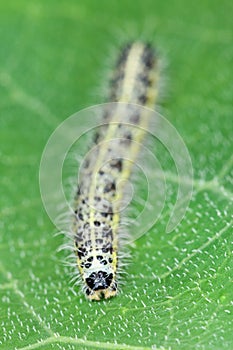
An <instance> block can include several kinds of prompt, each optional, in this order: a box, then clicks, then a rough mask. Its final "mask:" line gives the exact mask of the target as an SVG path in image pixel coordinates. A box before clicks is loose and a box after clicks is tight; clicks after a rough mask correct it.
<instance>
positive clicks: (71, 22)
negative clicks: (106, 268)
mask: <svg viewBox="0 0 233 350" xmlns="http://www.w3.org/2000/svg"><path fill="white" fill-rule="evenodd" d="M232 10H233V8H232V4H231V2H230V1H221V2H219V1H216V0H215V1H199V0H198V1H195V2H187V1H184V0H182V1H176V2H175V1H172V0H168V1H149V0H145V1H129V0H124V1H123V0H120V1H107V0H101V1H98V2H97V1H91V0H88V1H63V0H62V1H59V2H58V1H53V0H49V1H42V0H39V1H35V0H33V1H22V0H20V1H14V0H13V1H7V2H5V1H2V2H1V3H0V43H1V49H0V97H1V98H0V108H1V114H0V142H1V148H0V174H1V175H0V181H1V193H0V204H1V209H0V215H1V221H0V225H1V230H0V282H1V284H0V325H1V327H0V348H1V349H7V350H9V349H24V350H26V349H28V350H29V349H37V348H40V349H43V350H45V349H97V348H98V349H131V350H134V349H135V350H137V349H138V350H139V349H166V350H168V349H211V350H213V349H218V350H219V349H232V348H233V337H232V326H233V321H232V312H233V308H232V256H231V252H232V247H231V241H232V213H233V209H232V198H233V196H232V183H233V180H232V178H233V171H232V164H233V158H232V131H233V127H232V93H233V85H232V81H233V76H232V58H233V45H232V29H233V28H232ZM142 33H143V36H144V37H145V38H147V37H148V38H149V39H150V40H152V42H153V43H154V45H155V46H158V47H159V49H160V51H161V52H162V53H163V55H164V56H165V57H166V60H167V62H168V64H167V68H166V70H165V75H166V76H167V77H168V82H167V96H166V97H165V98H164V101H163V102H162V107H163V114H164V115H165V116H166V118H168V119H169V120H170V121H171V122H172V123H173V125H174V126H175V127H176V128H177V130H178V131H179V133H180V134H181V136H182V137H183V139H184V140H185V142H186V145H187V147H188V149H189V152H190V155H191V158H192V161H193V167H194V193H193V199H192V202H191V204H190V208H189V210H188V212H187V214H186V216H185V218H184V220H183V221H182V223H181V224H180V225H179V226H178V227H177V228H176V229H175V230H174V231H173V232H171V233H170V234H165V227H166V223H167V220H168V214H169V212H168V209H169V208H170V206H171V205H172V198H173V197H174V194H175V193H176V190H177V184H176V181H173V177H172V176H170V177H169V178H170V180H169V179H168V180H167V181H168V186H170V187H169V188H170V193H171V194H170V195H168V197H167V203H166V208H165V209H167V210H165V211H164V212H163V214H162V217H161V219H160V221H159V222H158V223H157V224H156V225H155V227H153V228H152V229H151V230H150V232H148V234H147V235H145V236H143V237H142V238H140V239H139V240H138V241H137V242H136V244H135V247H133V248H132V249H131V255H132V262H131V264H130V265H129V267H128V269H127V271H128V275H127V276H126V277H124V282H125V284H124V285H122V293H121V294H120V295H119V296H118V297H116V298H114V299H112V300H109V301H106V302H101V303H89V302H87V301H86V300H85V298H84V296H82V295H80V294H79V295H75V293H74V292H73V291H72V288H71V285H69V284H68V281H69V276H68V274H67V272H68V270H67V269H65V268H64V267H63V266H62V264H61V263H60V258H61V257H62V256H59V255H57V254H56V249H57V248H58V246H59V245H60V244H61V242H62V239H61V238H60V237H56V238H54V237H53V232H54V231H55V228H54V226H53V224H52V223H51V222H50V220H49V218H48V216H47V214H46V212H45V210H44V208H43V205H42V202H41V198H40V191H39V184H38V171H39V163H40V157H41V154H42V151H43V148H44V146H45V144H46V141H47V139H48V137H49V136H50V134H51V133H52V131H53V130H54V129H55V128H56V126H58V125H59V123H60V122H61V121H62V120H64V119H66V118H67V117H68V116H69V115H71V114H72V113H74V112H76V111H78V110H80V109H82V108H84V107H87V106H90V105H92V104H93V103H98V102H102V101H103V97H102V96H101V90H99V89H98V86H99V84H101V82H104V81H105V62H106V60H107V59H108V58H110V61H111V54H110V53H111V52H112V48H114V47H116V46H117V45H118V44H119V43H118V42H119V41H122V40H124V39H126V40H127V38H132V37H135V38H138V37H140V35H141V34H142ZM165 95H166V94H165ZM172 171H173V169H171V170H170V172H172ZM168 174H169V169H168ZM173 199H174V198H173ZM76 291H78V288H76Z"/></svg>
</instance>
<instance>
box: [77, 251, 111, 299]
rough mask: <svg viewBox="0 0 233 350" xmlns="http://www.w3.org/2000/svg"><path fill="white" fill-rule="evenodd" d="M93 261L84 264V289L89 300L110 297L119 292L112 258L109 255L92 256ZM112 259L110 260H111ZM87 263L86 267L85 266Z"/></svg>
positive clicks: (89, 258)
mask: <svg viewBox="0 0 233 350" xmlns="http://www.w3.org/2000/svg"><path fill="white" fill-rule="evenodd" d="M91 259H92V263H89V264H84V268H83V280H84V285H85V287H84V291H85V294H86V297H87V298H88V299H89V300H101V299H108V298H111V297H112V296H115V295H116V294H117V283H116V281H115V271H114V267H113V264H112V259H111V258H107V256H105V257H103V256H99V255H97V256H91V257H88V259H87V260H88V261H89V262H90V260H91ZM109 259H110V262H109ZM85 265H86V267H85Z"/></svg>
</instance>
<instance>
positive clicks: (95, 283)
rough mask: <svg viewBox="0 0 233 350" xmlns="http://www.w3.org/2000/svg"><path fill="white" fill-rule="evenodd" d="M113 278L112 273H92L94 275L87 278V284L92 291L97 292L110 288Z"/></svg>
mask: <svg viewBox="0 0 233 350" xmlns="http://www.w3.org/2000/svg"><path fill="white" fill-rule="evenodd" d="M112 278H113V275H112V273H107V272H105V271H98V272H92V274H91V275H90V276H89V277H88V278H86V283H87V285H88V287H89V288H90V289H91V290H93V291H96V290H100V289H106V288H108V287H110V285H111V283H112Z"/></svg>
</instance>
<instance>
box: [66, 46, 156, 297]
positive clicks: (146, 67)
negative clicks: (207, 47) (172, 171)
mask: <svg viewBox="0 0 233 350" xmlns="http://www.w3.org/2000/svg"><path fill="white" fill-rule="evenodd" d="M158 78H159V72H158V59H157V56H156V54H155V52H154V50H153V48H152V47H151V45H150V44H144V43H141V42H133V43H130V44H128V45H126V46H125V47H123V49H122V50H121V52H120V55H119V57H118V60H117V63H116V67H115V71H114V72H113V77H112V80H111V86H110V94H109V100H110V101H111V102H119V106H121V103H122V102H124V105H126V106H127V105H129V106H131V107H130V108H129V109H128V110H127V107H125V108H126V110H125V111H126V113H122V112H121V111H120V107H118V104H114V106H115V107H113V108H111V109H109V108H106V110H105V112H104V115H103V126H102V127H101V128H100V130H98V132H97V133H96V134H95V140H94V144H93V149H92V152H90V154H87V156H86V158H85V162H84V165H83V168H82V169H81V172H80V176H79V183H78V189H77V193H76V196H75V204H74V215H73V221H72V235H73V237H74V251H75V255H76V259H77V262H76V263H77V267H78V270H79V274H80V276H81V279H82V284H83V291H84V293H85V295H86V297H87V298H88V299H89V300H100V299H107V298H110V297H112V296H115V295H116V294H117V292H118V274H119V272H118V266H119V249H120V226H121V220H122V218H121V210H120V209H121V208H120V206H121V203H122V200H123V199H124V195H125V185H124V183H125V181H127V179H128V178H129V176H130V174H131V172H132V165H133V161H134V160H135V159H136V157H137V155H138V153H139V148H140V142H141V140H142V139H143V137H144V131H143V130H144V129H143V128H132V126H131V127H130V124H131V123H132V122H133V123H134V125H138V126H143V125H147V124H148V123H149V120H148V118H147V117H145V116H144V115H143V113H141V114H140V113H139V112H138V111H140V110H138V109H137V108H135V109H134V108H133V107H132V104H133V105H135V106H136V105H142V106H148V107H153V105H154V104H155V102H156V97H157V93H158ZM125 155H128V158H129V159H130V160H127V159H125Z"/></svg>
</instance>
